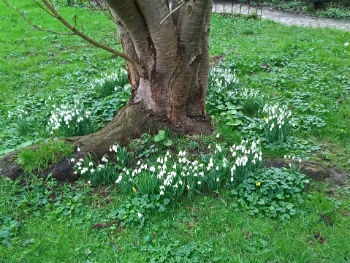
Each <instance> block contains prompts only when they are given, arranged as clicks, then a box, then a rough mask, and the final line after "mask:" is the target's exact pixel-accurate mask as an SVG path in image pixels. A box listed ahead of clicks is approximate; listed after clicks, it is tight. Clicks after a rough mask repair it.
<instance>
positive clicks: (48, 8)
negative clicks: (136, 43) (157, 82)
mask: <svg viewBox="0 0 350 263" xmlns="http://www.w3.org/2000/svg"><path fill="white" fill-rule="evenodd" d="M2 1H3V2H4V3H5V4H6V5H7V6H8V7H10V8H11V9H13V10H15V11H16V12H17V13H18V14H20V16H21V17H22V18H23V19H24V20H25V21H26V22H27V23H29V24H30V25H31V26H33V27H34V28H35V29H38V30H40V31H44V32H49V33H54V34H61V35H77V36H79V37H81V38H82V39H84V40H85V41H87V42H89V43H90V44H92V45H94V46H95V47H98V48H101V49H104V50H106V51H108V52H110V53H112V54H114V55H116V56H118V57H122V58H124V59H125V60H127V61H129V62H130V63H131V64H132V65H133V66H134V67H135V68H136V70H137V71H138V72H139V74H140V75H141V76H143V69H142V67H141V66H140V65H139V64H138V63H137V62H136V61H135V60H133V59H132V58H130V57H129V56H127V55H125V54H124V53H122V52H120V51H118V50H115V49H113V48H111V47H109V46H107V45H104V44H102V43H100V42H97V41H96V40H94V39H92V38H90V37H89V36H87V35H85V34H84V33H83V32H82V31H80V30H78V29H76V27H75V25H74V26H73V25H72V24H70V23H69V22H68V21H67V20H66V19H64V18H63V17H62V16H61V14H60V13H58V12H57V10H56V9H55V7H54V6H53V5H52V3H50V2H49V1H47V0H41V2H42V3H43V4H44V6H45V7H46V8H45V7H44V6H42V5H41V4H39V3H38V2H37V1H35V3H36V4H37V5H38V6H39V7H40V8H42V9H43V10H44V11H45V12H47V13H48V14H49V15H51V16H53V17H54V18H55V19H57V20H58V21H60V22H61V23H62V24H63V25H64V26H65V27H66V28H68V29H69V30H71V31H72V33H60V32H55V31H52V30H47V29H44V28H41V27H39V26H38V25H35V24H33V23H32V22H30V21H29V19H28V18H27V17H26V16H25V15H24V14H23V13H22V12H21V11H20V10H18V9H17V8H15V7H13V6H12V5H11V4H9V3H8V2H7V0H2Z"/></svg>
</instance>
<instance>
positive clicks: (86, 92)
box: [0, 1, 350, 263]
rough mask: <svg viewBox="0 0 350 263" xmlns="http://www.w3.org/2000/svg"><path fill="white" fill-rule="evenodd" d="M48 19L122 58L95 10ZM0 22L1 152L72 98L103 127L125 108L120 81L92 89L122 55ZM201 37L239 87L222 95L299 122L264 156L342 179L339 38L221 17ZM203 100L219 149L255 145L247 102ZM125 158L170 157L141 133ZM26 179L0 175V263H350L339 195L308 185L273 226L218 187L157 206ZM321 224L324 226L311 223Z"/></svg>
mask: <svg viewBox="0 0 350 263" xmlns="http://www.w3.org/2000/svg"><path fill="white" fill-rule="evenodd" d="M11 2H12V3H15V4H16V6H18V7H19V8H20V9H21V10H26V11H27V13H28V16H29V17H30V18H31V19H32V20H33V21H34V22H36V23H38V24H40V25H45V26H48V27H49V28H50V29H53V30H58V31H62V30H63V28H62V27H61V26H60V25H59V24H57V23H54V22H52V20H51V18H49V17H47V16H45V15H42V13H38V11H37V10H36V9H34V8H33V5H32V3H31V2H27V1H11ZM60 10H61V11H62V12H63V13H65V14H66V16H67V17H68V18H70V19H73V16H74V14H78V18H79V21H80V19H82V20H84V30H85V32H86V33H88V34H89V35H91V36H94V37H95V38H96V39H98V40H102V41H104V42H107V43H109V44H116V46H117V47H118V48H120V45H119V42H118V38H117V37H116V35H115V34H114V31H113V30H114V25H113V23H111V22H108V21H106V19H105V18H104V16H103V15H102V14H99V13H97V12H94V13H92V12H91V11H89V10H88V9H84V8H66V7H60ZM0 19H1V21H2V23H0V32H1V33H0V45H1V49H0V92H1V97H0V153H4V152H6V151H9V150H10V149H11V148H16V147H18V146H20V144H22V145H28V144H31V143H35V142H37V141H43V140H46V139H47V138H50V134H49V131H48V130H47V122H48V119H49V118H50V115H51V114H50V111H52V110H53V108H54V107H53V105H56V106H57V107H59V106H60V105H61V104H64V103H66V104H69V103H71V102H72V100H73V101H74V99H76V98H78V99H79V100H81V101H82V104H84V107H86V108H88V109H90V110H91V111H92V113H93V114H94V115H95V119H94V121H95V122H96V125H97V126H102V125H103V124H104V123H105V122H106V121H108V118H110V117H111V114H112V113H113V111H115V110H116V107H115V105H116V104H117V105H118V107H120V106H121V105H122V104H123V103H125V100H126V98H127V96H128V94H129V93H128V91H127V90H126V89H124V86H125V83H124V82H123V81H121V82H118V83H119V84H118V85H117V86H118V92H117V93H118V96H119V95H120V94H122V95H120V96H119V97H118V96H117V97H115V96H114V97H113V95H110V90H111V88H113V87H112V86H111V87H107V88H106V90H103V89H104V87H103V85H102V86H98V85H97V86H98V88H97V89H96V90H95V89H92V88H91V84H90V83H93V81H94V80H96V79H103V78H106V75H105V74H107V75H111V74H112V73H118V72H119V68H120V67H121V66H122V65H124V64H125V63H124V62H122V61H121V60H120V59H115V58H111V56H110V54H108V53H105V52H104V51H101V50H97V49H95V48H93V47H91V46H90V45H89V44H86V43H84V42H83V41H81V40H79V39H78V38H76V37H68V36H63V35H57V36H55V35H51V34H48V33H44V32H39V31H35V30H33V29H32V28H31V27H30V26H29V25H28V24H26V23H25V22H24V21H23V20H22V19H21V18H20V17H19V16H18V15H17V14H16V13H15V12H13V11H11V10H10V9H8V8H7V7H6V6H5V5H4V4H3V2H0ZM101 28H102V30H101ZM211 32H212V34H211V55H212V56H214V55H222V56H223V57H224V61H223V62H222V65H221V67H222V68H224V69H226V70H229V71H230V72H231V73H233V72H234V71H235V73H236V77H237V78H238V79H239V85H238V84H237V85H233V86H230V87H227V90H226V92H227V91H237V92H241V91H243V90H244V89H252V90H254V91H256V92H259V94H263V95H264V97H263V101H264V103H271V104H274V103H277V102H278V103H280V104H282V105H286V106H288V107H289V109H291V111H292V116H293V118H294V119H295V121H296V122H297V125H296V128H295V130H294V131H293V134H292V135H291V136H290V140H288V141H287V142H284V143H282V144H281V145H279V144H271V143H267V142H266V141H263V142H262V144H263V153H264V156H275V157H282V156H283V155H284V154H295V155H297V156H300V157H304V158H312V159H318V160H321V161H322V162H325V163H328V164H330V165H337V166H339V167H341V168H342V169H344V170H346V171H349V170H350V169H349V160H350V136H349V134H350V121H349V118H350V107H349V105H350V98H349V92H350V90H349V85H350V76H349V74H348V73H349V70H350V60H349V58H350V47H349V46H348V47H345V46H344V43H346V42H349V39H350V33H349V32H342V31H337V30H330V29H311V28H298V27H286V26H283V25H280V24H276V23H274V22H271V21H264V20H254V19H248V20H246V19H244V18H235V17H228V18H224V17H221V16H219V15H213V17H212V28H211ZM14 47H15V48H14ZM109 81H110V79H109ZM119 86H120V87H119ZM126 88H127V87H126ZM214 88H215V86H214ZM101 94H104V95H101ZM210 94H211V95H210V96H209V97H208V104H209V105H208V111H210V112H213V118H214V122H215V123H216V127H217V132H218V133H220V138H219V139H217V141H219V142H220V143H223V144H225V143H227V144H230V145H231V144H233V143H236V144H238V143H240V140H241V139H242V138H243V139H247V138H253V139H256V137H257V136H258V137H259V136H262V133H259V129H258V128H257V127H255V128H254V127H252V128H247V127H248V124H256V125H257V126H258V125H259V124H260V123H261V121H263V117H264V116H263V115H261V113H260V112H254V111H252V112H244V107H243V105H244V102H245V101H246V100H244V99H242V98H241V96H239V95H237V96H231V97H230V96H228V95H227V93H223V94H221V95H222V97H220V96H219V95H220V94H219V93H215V92H214V91H213V90H212V89H211V90H210ZM49 97H50V98H49ZM227 102H232V103H236V104H237V105H236V107H233V108H232V107H231V106H228V105H227V104H225V103H227ZM259 103H260V102H259ZM118 107H117V108H118ZM219 108H220V110H218V109H219ZM8 111H10V112H11V114H10V116H8V115H9V114H8ZM229 111H230V114H231V113H232V114H231V115H230V114H226V113H227V112H229ZM222 112H225V115H220V114H221V113H222ZM233 112H234V113H233ZM220 116H221V117H220ZM222 116H224V117H225V118H226V119H222V118H223V117H222ZM227 118H228V119H227ZM227 120H229V121H227ZM236 120H240V121H241V124H238V125H236V124H237V122H235V121H236ZM227 123H231V124H232V125H227ZM166 136H167V137H166V138H167V139H168V136H169V138H170V139H172V145H171V146H170V147H171V148H170V149H172V150H173V151H176V150H178V149H184V148H186V149H187V150H188V151H189V152H190V153H191V154H192V153H193V154H194V153H196V152H201V153H205V154H206V153H207V152H208V151H209V150H208V149H207V146H208V145H209V144H211V143H213V142H215V140H216V139H215V136H209V137H199V138H196V137H192V138H182V137H180V138H179V137H172V136H171V135H168V134H166ZM130 149H131V150H132V151H133V153H134V156H133V157H134V158H136V159H140V158H141V159H149V160H156V158H157V156H158V155H161V154H163V150H164V149H165V150H166V149H168V148H167V147H166V146H164V145H163V144H162V141H161V142H160V143H157V142H156V141H154V138H153V137H152V136H149V135H144V136H143V139H141V140H139V141H135V142H134V143H133V144H132V145H131V146H130ZM205 154H204V155H205ZM202 157H203V156H202ZM26 180H27V181H26V182H23V181H18V182H13V181H8V180H4V179H0V262H6V263H15V262H28V263H29V262H38V263H39V262H45V263H47V262H86V263H87V262H123V263H124V262H230V263H231V262H310V263H312V262H327V263H328V262H350V247H349V245H348V242H345V241H346V240H349V239H350V232H349V231H348V229H349V228H350V219H349V218H350V217H349V214H350V209H349V207H350V202H349V200H350V195H349V188H347V187H343V188H341V189H338V188H337V187H335V189H333V190H332V191H330V190H329V187H330V186H328V185H327V184H321V183H317V182H313V183H312V184H311V185H310V187H309V188H308V191H307V192H306V193H305V194H304V203H303V204H302V205H301V206H300V207H299V208H298V213H297V214H296V215H295V216H292V218H291V219H290V220H281V219H273V218H269V217H266V216H263V215H261V214H257V215H254V216H252V215H251V214H250V213H249V210H245V209H243V208H242V207H241V206H239V205H238V203H237V199H238V198H237V197H236V196H235V195H233V194H232V191H231V189H229V188H224V189H221V190H220V192H216V193H205V194H203V193H200V194H197V195H194V196H192V198H185V196H183V197H181V199H180V200H179V202H172V203H170V204H168V203H166V202H165V201H166V200H153V199H152V200H149V199H147V198H144V197H141V196H139V195H137V193H131V194H130V195H122V194H121V193H120V192H119V190H118V189H117V187H116V186H103V187H95V188H93V187H91V185H89V184H88V183H87V182H85V181H82V180H81V181H78V182H77V183H76V184H72V185H71V184H59V183H57V182H55V181H54V180H51V179H50V178H48V179H47V180H46V181H43V180H40V179H36V176H35V175H32V176H30V175H28V176H27V177H26ZM129 191H130V192H131V190H130V189H129ZM307 195H309V197H307ZM139 213H141V214H142V217H139V216H138V215H139ZM324 214H326V215H328V216H329V217H330V218H331V219H332V225H330V224H329V223H327V222H325V221H324V220H322V215H324Z"/></svg>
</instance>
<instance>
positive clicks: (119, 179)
mask: <svg viewBox="0 0 350 263" xmlns="http://www.w3.org/2000/svg"><path fill="white" fill-rule="evenodd" d="M122 179H123V176H121V175H119V177H118V178H117V180H115V183H116V184H119V183H120V181H121V180H122Z"/></svg>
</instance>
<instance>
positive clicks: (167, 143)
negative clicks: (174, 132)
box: [163, 139, 173, 146]
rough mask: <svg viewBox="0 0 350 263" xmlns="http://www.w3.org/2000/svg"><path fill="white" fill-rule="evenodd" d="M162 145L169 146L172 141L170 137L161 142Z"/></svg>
mask: <svg viewBox="0 0 350 263" xmlns="http://www.w3.org/2000/svg"><path fill="white" fill-rule="evenodd" d="M163 144H164V146H171V145H173V141H172V140H171V139H167V140H166V141H164V142H163Z"/></svg>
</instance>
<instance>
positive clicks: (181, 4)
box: [158, 1, 186, 30]
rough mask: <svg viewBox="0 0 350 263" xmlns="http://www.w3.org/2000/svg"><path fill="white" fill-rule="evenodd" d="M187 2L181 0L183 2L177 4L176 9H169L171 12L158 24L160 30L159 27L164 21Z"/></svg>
mask: <svg viewBox="0 0 350 263" xmlns="http://www.w3.org/2000/svg"><path fill="white" fill-rule="evenodd" d="M185 3H186V2H185V1H181V2H180V5H179V6H177V7H176V8H175V9H174V10H169V11H170V13H169V14H167V15H166V17H164V18H163V19H162V21H160V23H159V25H158V30H159V27H160V26H161V25H162V24H163V23H164V21H165V20H167V18H168V17H169V16H171V15H172V14H174V13H175V12H176V11H177V10H178V9H179V8H181V7H182V6H183V5H184V4H185Z"/></svg>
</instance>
